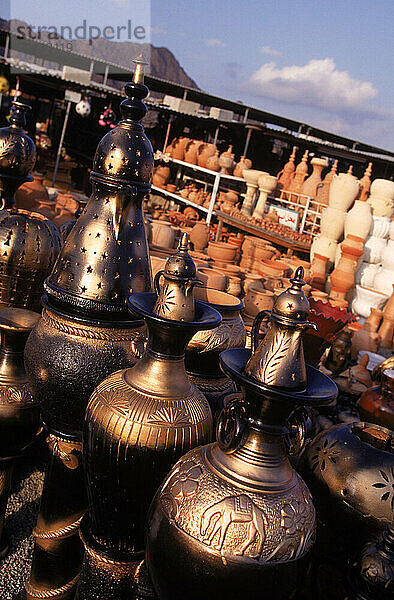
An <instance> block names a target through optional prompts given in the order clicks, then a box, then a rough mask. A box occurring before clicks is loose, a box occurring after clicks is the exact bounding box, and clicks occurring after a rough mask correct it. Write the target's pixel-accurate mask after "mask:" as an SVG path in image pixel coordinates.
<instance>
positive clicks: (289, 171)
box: [276, 147, 296, 196]
mask: <svg viewBox="0 0 394 600" xmlns="http://www.w3.org/2000/svg"><path fill="white" fill-rule="evenodd" d="M295 155H296V148H295V147H293V150H292V153H291V155H290V158H289V160H288V161H287V163H286V164H285V166H284V167H283V169H282V170H281V171H279V173H278V174H277V176H276V177H277V179H278V184H277V186H276V195H277V196H279V195H280V193H281V191H282V190H288V189H289V187H290V183H291V180H292V179H293V177H294V170H295V165H294V160H295Z"/></svg>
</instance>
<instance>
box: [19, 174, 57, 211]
mask: <svg viewBox="0 0 394 600" xmlns="http://www.w3.org/2000/svg"><path fill="white" fill-rule="evenodd" d="M14 198H15V202H16V207H17V208H24V209H25V210H36V209H37V205H38V203H39V202H44V203H45V202H49V194H48V191H47V189H46V187H45V186H44V175H41V174H40V173H33V181H29V182H27V183H24V184H23V185H21V187H20V188H19V189H18V190H17V191H16V192H15V195H14ZM45 216H46V215H45Z"/></svg>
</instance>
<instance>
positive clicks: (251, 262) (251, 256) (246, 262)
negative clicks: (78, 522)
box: [240, 236, 276, 272]
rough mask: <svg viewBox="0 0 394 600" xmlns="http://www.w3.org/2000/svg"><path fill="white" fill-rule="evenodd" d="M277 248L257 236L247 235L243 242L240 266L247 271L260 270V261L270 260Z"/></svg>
mask: <svg viewBox="0 0 394 600" xmlns="http://www.w3.org/2000/svg"><path fill="white" fill-rule="evenodd" d="M275 253H276V249H275V248H274V246H272V245H271V244H270V243H269V242H266V241H265V240H262V239H260V238H257V237H252V236H246V237H245V239H244V242H243V244H242V258H241V262H240V267H241V268H242V269H244V270H245V271H251V272H253V271H255V272H257V271H258V268H259V266H260V261H262V260H270V259H271V258H272V257H273V256H274V255H275Z"/></svg>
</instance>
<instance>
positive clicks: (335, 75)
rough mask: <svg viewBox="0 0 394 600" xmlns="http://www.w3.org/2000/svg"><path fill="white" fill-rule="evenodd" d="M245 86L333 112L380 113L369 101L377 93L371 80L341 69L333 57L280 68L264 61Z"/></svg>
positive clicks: (268, 94)
mask: <svg viewBox="0 0 394 600" xmlns="http://www.w3.org/2000/svg"><path fill="white" fill-rule="evenodd" d="M244 87H245V89H246V90H247V91H249V92H252V93H254V94H256V95H259V96H265V97H268V98H274V99H276V100H280V101H281V102H286V103H288V104H298V105H303V106H306V105H307V106H316V107H319V108H324V109H326V110H329V111H330V112H336V113H338V112H343V111H344V110H345V111H349V110H350V111H358V112H366V113H371V114H375V115H377V114H378V113H379V110H378V109H375V108H374V107H372V106H370V105H369V103H370V101H371V100H373V99H374V98H375V97H376V96H377V94H378V91H377V89H376V88H375V87H374V86H373V84H372V83H371V82H369V81H360V80H358V79H355V78H353V77H352V76H351V75H349V73H348V72H347V71H340V70H339V69H338V68H337V66H336V64H335V62H334V60H333V59H332V58H325V59H322V60H310V61H309V62H308V63H307V64H306V65H303V66H298V65H291V66H287V67H283V68H278V67H277V66H276V64H275V63H274V62H269V63H265V64H264V65H262V66H261V67H260V68H259V70H258V71H256V72H255V73H254V74H253V75H252V76H251V77H250V79H249V81H248V82H246V84H245V85H244Z"/></svg>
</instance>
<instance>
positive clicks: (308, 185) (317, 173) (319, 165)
mask: <svg viewBox="0 0 394 600" xmlns="http://www.w3.org/2000/svg"><path fill="white" fill-rule="evenodd" d="M311 165H312V167H313V172H312V175H310V176H309V177H308V179H305V181H304V183H303V185H302V188H301V193H302V194H304V195H305V196H309V197H310V198H316V194H317V187H318V185H320V184H321V183H322V179H321V174H322V171H323V169H325V168H326V167H328V161H327V159H326V158H316V157H314V158H312V160H311Z"/></svg>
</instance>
